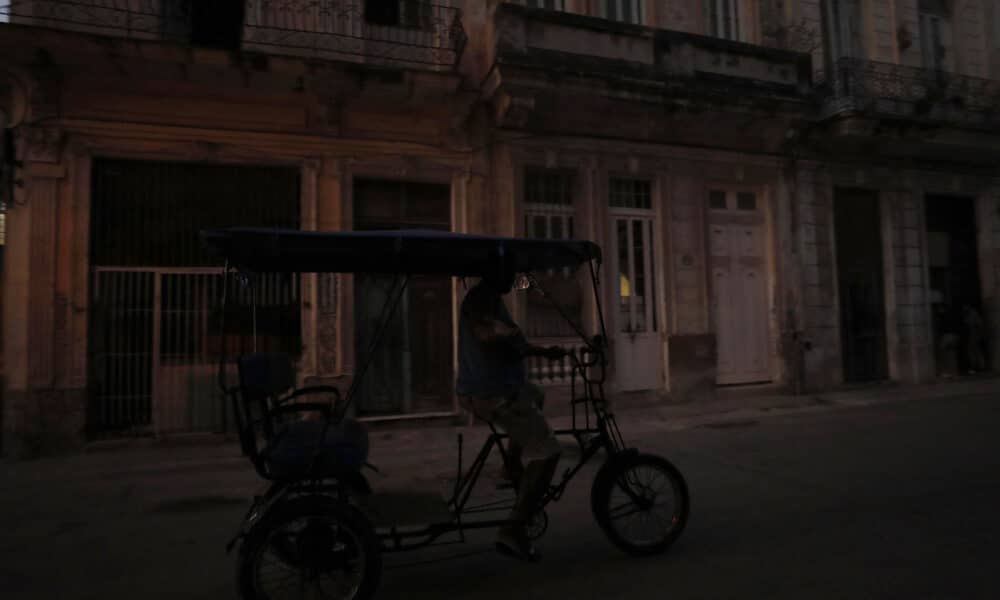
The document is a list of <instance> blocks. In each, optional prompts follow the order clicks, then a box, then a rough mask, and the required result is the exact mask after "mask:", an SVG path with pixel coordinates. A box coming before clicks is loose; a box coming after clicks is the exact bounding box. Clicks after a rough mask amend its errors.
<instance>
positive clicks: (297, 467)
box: [233, 352, 369, 481]
mask: <svg viewBox="0 0 1000 600" xmlns="http://www.w3.org/2000/svg"><path fill="white" fill-rule="evenodd" d="M237 368H238V373H239V390H238V393H236V394H234V396H233V398H234V410H235V412H236V423H237V426H238V427H239V434H240V445H241V447H242V450H243V454H244V455H246V456H247V457H249V458H250V460H251V461H252V462H253V464H254V467H255V468H256V469H257V472H258V473H259V474H260V475H261V476H262V477H264V478H265V479H270V480H279V481H295V480H299V479H305V478H318V479H324V478H334V477H338V476H340V475H345V474H349V473H351V472H354V473H356V472H357V471H358V470H360V468H361V467H362V466H363V465H364V464H365V462H366V461H367V460H368V448H369V440H368V431H367V429H366V428H365V427H364V425H363V424H362V423H360V422H359V421H357V420H355V419H352V418H350V417H344V418H342V419H341V420H340V422H337V423H333V422H330V421H331V419H335V418H336V415H337V411H336V408H337V406H338V404H339V402H340V392H339V390H338V389H337V388H336V387H333V386H311V387H305V388H299V389H293V388H294V386H295V368H294V366H293V364H292V360H291V358H290V357H289V356H288V355H287V354H283V353H263V352H261V353H254V354H248V355H244V356H242V357H240V358H239V360H238V361H237ZM306 396H327V397H330V396H332V397H333V402H299V401H297V400H298V399H299V398H302V397H306ZM310 413H311V416H312V417H313V418H310V419H303V418H302V417H304V416H306V415H309V414H310ZM316 417H318V418H316ZM324 431H325V436H324V437H323V439H322V440H320V436H322V435H323V433H324ZM317 446H319V453H318V454H317V453H316V450H317Z"/></svg>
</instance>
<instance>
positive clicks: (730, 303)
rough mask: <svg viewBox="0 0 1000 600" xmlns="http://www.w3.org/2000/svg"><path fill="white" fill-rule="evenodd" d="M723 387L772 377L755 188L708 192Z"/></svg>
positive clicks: (761, 231)
mask: <svg viewBox="0 0 1000 600" xmlns="http://www.w3.org/2000/svg"><path fill="white" fill-rule="evenodd" d="M708 201H709V219H710V224H709V238H710V239H709V241H710V254H711V259H710V260H711V273H712V281H711V291H712V315H713V318H714V322H715V332H716V336H717V338H718V344H717V345H718V358H717V362H718V366H717V372H716V382H717V383H718V384H719V385H741V384H754V383H767V382H769V381H771V363H770V355H771V352H770V349H771V342H770V323H769V319H768V316H769V314H770V310H769V301H768V284H767V260H766V250H765V243H764V231H765V229H766V219H765V217H764V212H763V210H762V207H761V206H760V203H759V199H758V196H757V193H756V192H754V191H752V190H724V189H715V190H710V191H709V199H708Z"/></svg>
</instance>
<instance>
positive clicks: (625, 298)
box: [610, 214, 663, 391]
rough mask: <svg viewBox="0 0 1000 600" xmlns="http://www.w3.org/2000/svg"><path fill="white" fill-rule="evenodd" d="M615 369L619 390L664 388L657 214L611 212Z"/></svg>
mask: <svg viewBox="0 0 1000 600" xmlns="http://www.w3.org/2000/svg"><path fill="white" fill-rule="evenodd" d="M610 236H611V240H612V244H611V246H612V250H613V253H612V257H611V258H612V265H611V267H612V270H611V273H612V277H613V283H612V285H613V289H614V290H615V292H616V293H615V296H616V302H615V306H614V308H613V311H614V313H613V314H614V327H615V340H614V348H615V352H614V361H615V362H614V370H615V381H616V387H617V389H618V390H619V391H638V390H651V389H657V388H659V387H662V379H663V352H662V350H663V348H662V341H661V339H660V334H659V329H660V324H659V323H658V322H657V321H658V318H657V295H656V276H655V273H656V271H655V270H654V261H653V256H654V250H653V249H654V244H653V218H652V217H651V216H645V215H642V216H638V215H629V214H619V215H615V214H612V215H611V232H610Z"/></svg>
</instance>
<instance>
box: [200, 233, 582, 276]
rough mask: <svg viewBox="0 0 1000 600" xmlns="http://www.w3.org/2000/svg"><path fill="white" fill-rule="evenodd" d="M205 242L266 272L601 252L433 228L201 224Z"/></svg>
mask: <svg viewBox="0 0 1000 600" xmlns="http://www.w3.org/2000/svg"><path fill="white" fill-rule="evenodd" d="M201 237H202V241H203V243H204V244H205V246H206V247H207V248H208V249H209V250H210V251H211V252H213V253H214V254H215V255H216V256H218V257H219V258H220V259H221V260H228V261H229V263H230V265H231V266H233V267H236V268H240V269H245V270H249V271H254V272H259V273H267V272H272V273H282V272H298V273H360V272H370V273H410V274H414V275H454V276H472V277H475V276H480V275H482V274H484V273H485V272H486V270H487V269H488V268H489V265H490V258H491V256H503V257H504V259H505V260H513V261H514V266H515V269H516V270H517V271H518V272H527V271H540V270H545V269H557V268H562V267H571V268H575V267H578V266H579V265H581V264H582V263H585V262H588V261H591V260H596V261H598V262H600V260H601V249H600V247H599V246H598V245H597V244H595V243H593V242H588V241H579V240H539V239H526V238H510V237H495V236H485V235H470V234H463V233H452V232H448V231H433V230H413V229H401V230H391V231H390V230H386V231H301V230H297V229H260V228H231V229H220V230H210V231H202V232H201Z"/></svg>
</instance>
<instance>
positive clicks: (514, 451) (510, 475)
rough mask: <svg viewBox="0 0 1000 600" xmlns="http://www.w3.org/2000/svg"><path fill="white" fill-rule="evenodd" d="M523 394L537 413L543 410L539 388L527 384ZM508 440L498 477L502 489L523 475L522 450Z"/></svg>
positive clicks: (543, 403) (543, 405)
mask: <svg viewBox="0 0 1000 600" xmlns="http://www.w3.org/2000/svg"><path fill="white" fill-rule="evenodd" d="M523 393H524V394H526V395H527V397H528V398H530V399H531V401H532V402H533V403H534V404H535V406H537V407H538V410H539V411H541V410H543V409H544V408H545V394H544V393H543V392H542V391H541V388H539V387H537V386H534V385H530V384H529V385H528V386H527V389H525V390H524V391H523ZM508 440H509V441H508V444H507V461H506V462H505V463H504V464H503V465H501V467H500V477H501V478H502V479H503V480H504V483H503V484H502V485H503V486H504V487H510V486H514V485H516V484H517V483H518V482H519V481H521V477H522V476H523V474H524V460H523V458H522V456H523V455H524V449H523V448H522V447H521V444H519V443H518V442H517V441H516V440H515V439H514V438H513V437H510V438H508Z"/></svg>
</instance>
